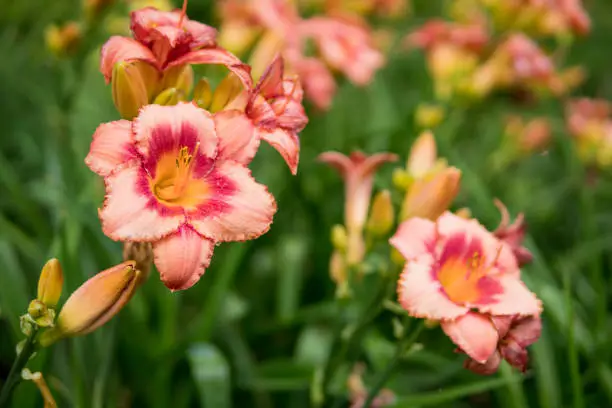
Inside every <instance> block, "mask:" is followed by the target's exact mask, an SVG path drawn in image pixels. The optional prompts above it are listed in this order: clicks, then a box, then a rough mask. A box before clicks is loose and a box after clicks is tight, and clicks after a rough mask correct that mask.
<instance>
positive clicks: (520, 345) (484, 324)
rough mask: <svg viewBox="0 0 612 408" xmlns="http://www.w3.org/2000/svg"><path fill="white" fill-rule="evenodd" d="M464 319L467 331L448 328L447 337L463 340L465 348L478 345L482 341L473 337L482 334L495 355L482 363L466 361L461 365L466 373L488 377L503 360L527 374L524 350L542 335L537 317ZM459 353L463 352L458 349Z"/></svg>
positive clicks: (474, 314) (479, 316)
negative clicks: (449, 335)
mask: <svg viewBox="0 0 612 408" xmlns="http://www.w3.org/2000/svg"><path fill="white" fill-rule="evenodd" d="M468 319H471V324H470V325H471V327H469V326H465V325H464V327H462V328H455V327H451V328H450V329H449V330H448V333H450V334H453V335H459V336H465V337H464V341H465V342H466V343H468V344H470V343H475V344H478V343H480V342H482V339H479V338H476V337H475V335H476V334H477V333H479V332H483V331H486V332H487V333H490V334H491V335H490V336H487V337H486V339H487V340H488V341H489V342H490V346H491V347H492V346H493V345H494V344H495V351H494V352H493V354H492V355H491V357H489V359H488V360H487V361H486V362H484V363H479V362H477V361H475V360H473V359H472V358H468V359H467V360H466V361H465V367H466V368H467V369H468V370H471V371H473V372H475V373H477V374H482V375H491V374H494V373H495V372H496V371H497V369H498V368H499V364H500V363H501V361H502V360H506V361H507V362H508V363H509V364H510V365H511V366H513V367H514V368H516V369H518V370H520V371H521V372H523V373H524V372H525V371H526V370H527V365H528V363H529V355H528V353H527V347H528V346H530V345H532V344H533V343H535V342H536V341H538V339H539V338H540V334H541V332H542V321H541V320H540V316H539V315H533V316H503V317H490V316H487V315H481V314H477V313H470V316H469V317H468ZM478 326H480V328H478ZM455 329H457V332H455ZM459 351H460V352H463V350H461V349H459Z"/></svg>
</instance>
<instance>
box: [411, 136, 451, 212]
mask: <svg viewBox="0 0 612 408" xmlns="http://www.w3.org/2000/svg"><path fill="white" fill-rule="evenodd" d="M400 171H402V170H400ZM402 172H403V171H402ZM405 173H406V175H407V180H408V183H407V185H406V186H405V188H406V196H405V197H404V201H403V203H402V210H401V213H400V219H401V220H405V219H408V218H411V217H422V218H427V219H430V220H435V219H436V218H438V217H439V216H440V215H441V214H442V213H443V212H444V211H446V210H447V209H448V207H449V206H450V205H451V203H452V202H453V200H454V199H455V197H456V196H457V194H458V193H459V185H460V181H461V171H459V170H458V169H457V168H455V167H449V166H448V165H447V164H446V161H445V160H443V159H438V158H437V152H436V142H435V139H434V136H433V134H432V133H431V132H424V133H423V134H421V135H420V136H419V138H418V139H417V140H416V141H415V142H414V145H413V146H412V149H411V151H410V157H409V158H408V163H407V166H406V171H405Z"/></svg>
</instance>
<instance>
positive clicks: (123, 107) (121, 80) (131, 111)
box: [112, 62, 149, 120]
mask: <svg viewBox="0 0 612 408" xmlns="http://www.w3.org/2000/svg"><path fill="white" fill-rule="evenodd" d="M112 84H113V102H114V103H115V107H116V108H117V111H118V112H119V114H120V115H121V117H122V118H124V119H128V120H132V119H134V118H135V117H136V116H137V115H138V110H139V109H140V108H142V107H143V106H145V105H146V104H147V103H148V102H149V98H148V92H147V87H146V84H145V80H144V78H143V77H142V74H141V71H140V69H139V67H138V66H137V65H135V64H133V63H130V62H118V63H117V64H115V66H114V67H113V78H112Z"/></svg>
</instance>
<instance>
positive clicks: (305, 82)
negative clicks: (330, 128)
mask: <svg viewBox="0 0 612 408" xmlns="http://www.w3.org/2000/svg"><path fill="white" fill-rule="evenodd" d="M294 67H295V71H296V72H297V74H298V75H299V77H300V78H301V81H302V86H303V87H304V92H306V96H308V99H310V100H311V101H312V102H313V103H314V104H315V105H316V107H317V108H319V109H321V110H328V109H329V108H330V106H331V104H332V100H333V98H334V95H335V94H336V81H335V80H334V76H333V75H332V73H331V71H330V70H329V68H327V66H326V65H325V64H324V63H323V62H321V61H319V60H318V59H316V58H303V59H299V60H298V61H297V63H295V64H294Z"/></svg>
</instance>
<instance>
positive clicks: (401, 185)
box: [391, 168, 414, 191]
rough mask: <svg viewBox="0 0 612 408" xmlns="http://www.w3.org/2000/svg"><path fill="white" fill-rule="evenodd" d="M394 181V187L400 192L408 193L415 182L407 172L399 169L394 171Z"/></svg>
mask: <svg viewBox="0 0 612 408" xmlns="http://www.w3.org/2000/svg"><path fill="white" fill-rule="evenodd" d="M391 177H392V181H393V186H395V188H397V189H398V190H400V191H407V190H408V189H409V188H410V185H411V184H412V182H413V181H414V178H413V177H412V176H411V175H410V174H409V173H408V172H407V171H406V170H405V169H401V168H397V169H395V170H393V175H392V176H391Z"/></svg>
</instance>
